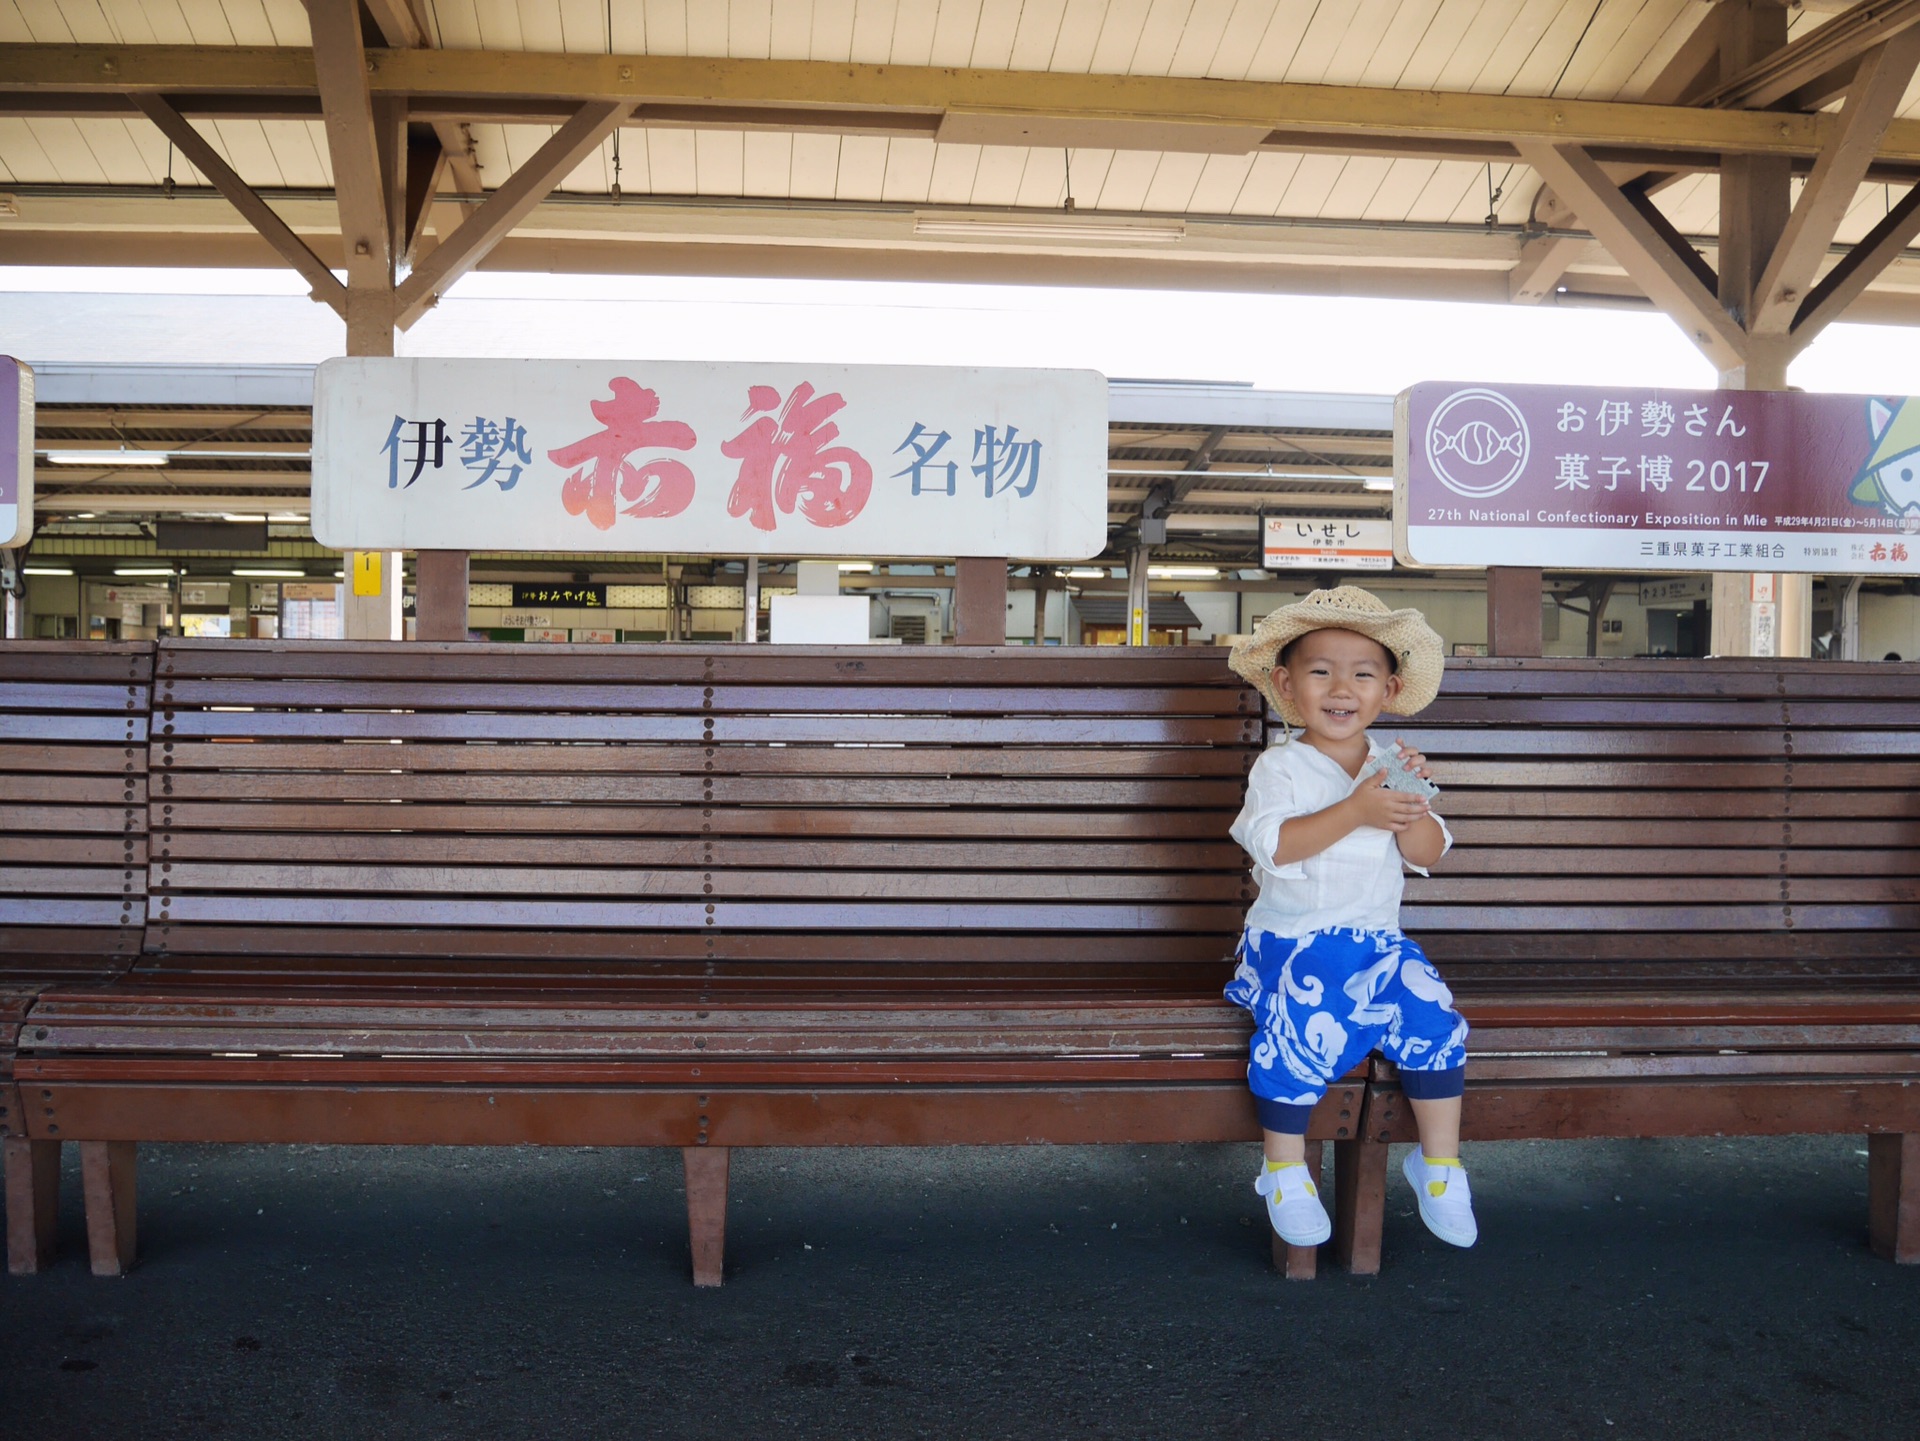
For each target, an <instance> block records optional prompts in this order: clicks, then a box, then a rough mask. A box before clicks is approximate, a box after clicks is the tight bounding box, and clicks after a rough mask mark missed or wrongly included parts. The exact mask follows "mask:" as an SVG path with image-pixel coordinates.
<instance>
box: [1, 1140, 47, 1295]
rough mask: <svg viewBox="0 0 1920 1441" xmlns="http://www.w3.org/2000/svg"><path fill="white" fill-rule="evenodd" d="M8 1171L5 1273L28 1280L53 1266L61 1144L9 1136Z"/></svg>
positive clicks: (7, 1151)
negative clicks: (29, 1277)
mask: <svg viewBox="0 0 1920 1441" xmlns="http://www.w3.org/2000/svg"><path fill="white" fill-rule="evenodd" d="M4 1144H5V1147H6V1168H7V1269H8V1270H9V1271H11V1272H12V1273H13V1274H14V1275H16V1276H31V1275H32V1274H33V1273H34V1272H36V1271H38V1270H40V1269H41V1267H43V1266H48V1265H51V1264H52V1263H53V1240H54V1233H55V1231H56V1230H57V1228H58V1226H59V1221H60V1143H59V1142H58V1141H32V1140H28V1139H27V1138H26V1137H25V1136H9V1137H7V1138H6V1141H5V1143H4Z"/></svg>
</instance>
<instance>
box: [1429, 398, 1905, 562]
mask: <svg viewBox="0 0 1920 1441" xmlns="http://www.w3.org/2000/svg"><path fill="white" fill-rule="evenodd" d="M1394 548H1395V549H1396V550H1397V551H1398V552H1399V555H1400V558H1401V559H1402V560H1403V561H1405V562H1406V563H1407V564H1409V565H1421V566H1484V565H1523V566H1540V565H1544V566H1555V567H1562V568H1565V567H1573V568H1582V569H1584V568H1592V569H1612V570H1627V571H1634V570H1643V571H1661V570H1674V571H1695V572H1698V571H1768V572H1771V571H1815V572H1823V573H1829V574H1838V575H1920V401H1914V400H1908V399H1906V398H1904V397H1902V396H1865V395H1807V394H1803V393H1800V392H1798V391H1729V390H1706V391H1697V390H1696V391H1685V390H1629V389H1626V388H1618V389H1615V388H1611V387H1608V388H1599V387H1580V388H1575V387H1569V386H1544V385H1497V386H1495V385H1476V384H1472V383H1428V384H1421V385H1416V386H1414V387H1413V388H1412V389H1411V390H1407V391H1403V392H1402V393H1401V394H1400V396H1399V399H1398V401H1397V403H1396V405H1395V414H1394Z"/></svg>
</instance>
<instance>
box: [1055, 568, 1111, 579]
mask: <svg viewBox="0 0 1920 1441" xmlns="http://www.w3.org/2000/svg"><path fill="white" fill-rule="evenodd" d="M1065 575H1066V576H1067V578H1068V579H1069V580H1105V579H1106V578H1107V573H1106V572H1105V571H1104V570H1101V569H1100V568H1099V567H1097V566H1079V567H1076V568H1075V569H1073V570H1069V571H1066V572H1065Z"/></svg>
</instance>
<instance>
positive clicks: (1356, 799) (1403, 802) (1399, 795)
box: [1348, 771, 1427, 834]
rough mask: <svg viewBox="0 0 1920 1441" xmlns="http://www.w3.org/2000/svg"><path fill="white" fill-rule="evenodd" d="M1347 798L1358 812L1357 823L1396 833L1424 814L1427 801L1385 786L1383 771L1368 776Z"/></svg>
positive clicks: (1385, 776)
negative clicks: (1358, 819)
mask: <svg viewBox="0 0 1920 1441" xmlns="http://www.w3.org/2000/svg"><path fill="white" fill-rule="evenodd" d="M1348 799H1349V800H1350V801H1351V802H1352V803H1353V805H1354V807H1355V808H1356V809H1357V810H1358V811H1359V813H1360V824H1361V825H1364V826H1373V827H1374V828H1376V829H1378V830H1383V831H1393V832H1395V833H1396V834H1397V833H1399V832H1401V831H1404V830H1406V829H1407V828H1408V827H1409V826H1411V825H1413V824H1415V823H1416V822H1418V821H1419V820H1421V819H1422V818H1424V817H1425V816H1426V814H1427V803H1426V801H1425V800H1423V799H1422V798H1421V797H1419V796H1410V795H1408V794H1407V793H1406V792H1405V791H1390V790H1388V789H1387V775H1386V772H1385V771H1376V772H1375V773H1374V774H1372V775H1370V776H1368V777H1367V778H1366V780H1365V781H1363V782H1362V783H1361V784H1360V787H1359V788H1358V789H1357V790H1355V791H1354V793H1353V794H1352V795H1351V796H1350V797H1348Z"/></svg>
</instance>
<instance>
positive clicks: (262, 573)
mask: <svg viewBox="0 0 1920 1441" xmlns="http://www.w3.org/2000/svg"><path fill="white" fill-rule="evenodd" d="M233 573H234V575H236V576H246V577H247V578H248V579H249V580H305V579H306V578H307V573H306V572H305V571H304V570H242V569H240V567H238V566H235V567H234V568H233Z"/></svg>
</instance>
